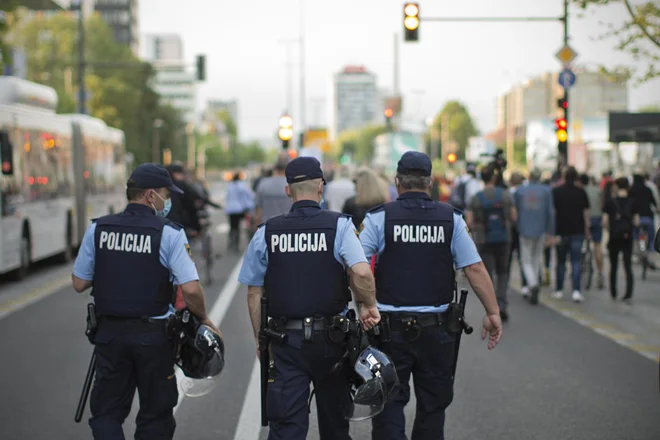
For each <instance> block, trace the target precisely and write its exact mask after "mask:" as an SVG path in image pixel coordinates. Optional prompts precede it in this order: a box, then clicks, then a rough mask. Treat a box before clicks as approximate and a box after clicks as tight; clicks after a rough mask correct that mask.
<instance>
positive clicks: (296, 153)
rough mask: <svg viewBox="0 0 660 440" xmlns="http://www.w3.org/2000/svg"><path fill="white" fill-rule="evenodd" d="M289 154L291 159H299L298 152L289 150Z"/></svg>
mask: <svg viewBox="0 0 660 440" xmlns="http://www.w3.org/2000/svg"><path fill="white" fill-rule="evenodd" d="M288 154H289V159H291V160H293V159H295V158H296V157H298V151H296V150H289V151H288Z"/></svg>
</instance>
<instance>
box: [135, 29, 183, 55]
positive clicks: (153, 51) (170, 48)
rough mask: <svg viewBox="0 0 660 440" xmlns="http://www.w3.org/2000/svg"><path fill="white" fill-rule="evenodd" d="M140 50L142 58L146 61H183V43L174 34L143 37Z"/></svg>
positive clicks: (179, 37)
mask: <svg viewBox="0 0 660 440" xmlns="http://www.w3.org/2000/svg"><path fill="white" fill-rule="evenodd" d="M141 49H142V57H143V58H144V59H145V60H148V61H181V60H183V41H182V40H181V36H179V35H176V34H158V35H145V36H144V39H143V41H142V45H141Z"/></svg>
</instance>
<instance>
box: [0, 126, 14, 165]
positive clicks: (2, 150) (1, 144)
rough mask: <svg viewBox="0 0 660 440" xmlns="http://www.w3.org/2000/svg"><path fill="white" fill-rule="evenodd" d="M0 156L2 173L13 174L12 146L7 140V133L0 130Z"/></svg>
mask: <svg viewBox="0 0 660 440" xmlns="http://www.w3.org/2000/svg"><path fill="white" fill-rule="evenodd" d="M0 158H1V159H2V174H4V175H5V176H11V175H13V174H14V148H13V147H12V144H11V142H10V140H9V133H7V132H6V131H0Z"/></svg>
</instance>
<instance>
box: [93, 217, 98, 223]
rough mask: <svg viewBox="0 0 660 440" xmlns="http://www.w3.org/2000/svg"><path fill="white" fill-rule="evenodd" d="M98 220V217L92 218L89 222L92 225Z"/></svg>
mask: <svg viewBox="0 0 660 440" xmlns="http://www.w3.org/2000/svg"><path fill="white" fill-rule="evenodd" d="M98 219H99V217H96V218H93V219H92V220H91V222H92V223H96V220H98Z"/></svg>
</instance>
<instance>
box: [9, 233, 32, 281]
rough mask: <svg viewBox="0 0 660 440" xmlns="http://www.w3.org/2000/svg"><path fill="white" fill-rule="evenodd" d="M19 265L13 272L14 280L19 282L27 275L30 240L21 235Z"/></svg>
mask: <svg viewBox="0 0 660 440" xmlns="http://www.w3.org/2000/svg"><path fill="white" fill-rule="evenodd" d="M20 250H21V260H20V261H21V265H20V267H19V268H18V269H16V270H15V271H14V274H13V275H14V276H13V278H14V280H15V281H20V280H22V279H24V278H25V277H26V276H27V275H28V270H29V269H30V239H29V238H28V237H26V236H25V235H23V238H21V249H20Z"/></svg>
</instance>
